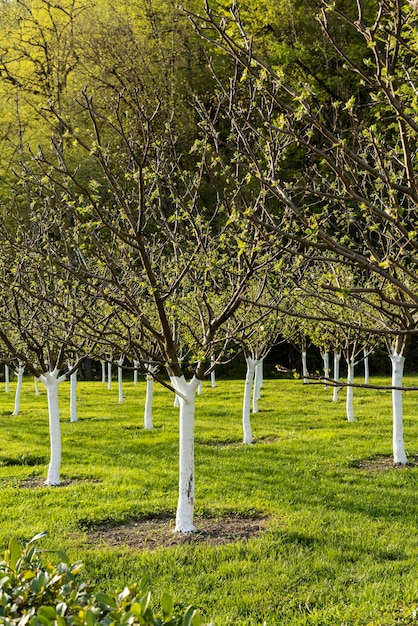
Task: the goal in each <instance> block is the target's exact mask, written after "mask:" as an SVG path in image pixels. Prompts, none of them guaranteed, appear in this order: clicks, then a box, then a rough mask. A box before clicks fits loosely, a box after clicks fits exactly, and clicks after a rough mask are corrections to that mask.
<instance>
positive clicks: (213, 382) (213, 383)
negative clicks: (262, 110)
mask: <svg viewBox="0 0 418 626" xmlns="http://www.w3.org/2000/svg"><path fill="white" fill-rule="evenodd" d="M210 364H211V366H212V367H213V366H214V364H215V357H213V356H212V357H211V359H210ZM210 384H211V386H212V388H215V387H216V373H215V368H214V367H213V370H212V371H211V373H210Z"/></svg>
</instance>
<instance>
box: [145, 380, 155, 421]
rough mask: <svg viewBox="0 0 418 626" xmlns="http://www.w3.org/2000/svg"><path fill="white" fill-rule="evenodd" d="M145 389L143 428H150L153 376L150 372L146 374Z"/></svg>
mask: <svg viewBox="0 0 418 626" xmlns="http://www.w3.org/2000/svg"><path fill="white" fill-rule="evenodd" d="M146 380H147V391H146V396H145V409H144V428H145V430H152V429H153V428H154V425H153V423H152V400H153V396H154V377H153V376H151V374H147V378H146Z"/></svg>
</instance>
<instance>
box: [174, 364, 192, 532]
mask: <svg viewBox="0 0 418 626" xmlns="http://www.w3.org/2000/svg"><path fill="white" fill-rule="evenodd" d="M171 384H172V385H173V387H174V389H175V390H176V391H177V392H179V393H180V394H181V396H179V403H180V445H179V471H180V474H179V498H178V504H177V512H176V528H175V530H176V531H177V532H181V533H190V532H193V531H194V530H195V527H194V523H193V515H194V491H195V478H194V415H195V397H196V391H197V388H198V386H199V380H198V379H197V378H195V377H193V378H192V380H191V381H190V382H189V383H187V382H186V379H185V378H184V376H181V377H179V376H172V377H171Z"/></svg>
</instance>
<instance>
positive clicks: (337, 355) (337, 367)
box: [332, 352, 341, 402]
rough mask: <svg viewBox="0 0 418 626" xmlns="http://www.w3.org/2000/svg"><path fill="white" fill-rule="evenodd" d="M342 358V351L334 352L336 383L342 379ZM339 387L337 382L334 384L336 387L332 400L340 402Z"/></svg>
mask: <svg viewBox="0 0 418 626" xmlns="http://www.w3.org/2000/svg"><path fill="white" fill-rule="evenodd" d="M340 360H341V352H334V377H333V380H334V383H338V381H339V380H340ZM339 389H340V388H339V387H338V385H337V384H335V385H334V389H333V392H332V401H333V402H338V391H339Z"/></svg>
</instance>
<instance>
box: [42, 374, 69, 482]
mask: <svg viewBox="0 0 418 626" xmlns="http://www.w3.org/2000/svg"><path fill="white" fill-rule="evenodd" d="M65 379H66V376H65V374H64V375H63V376H60V377H58V370H56V369H55V370H53V371H52V372H46V373H45V374H42V375H41V377H40V380H41V381H42V383H43V384H44V385H45V387H46V391H47V397H48V415H49V437H50V446H51V458H50V461H49V467H48V476H47V478H46V481H45V484H46V485H60V484H61V478H60V471H61V427H60V417H59V406H58V385H59V384H60V383H62V381H64V380H65Z"/></svg>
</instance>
